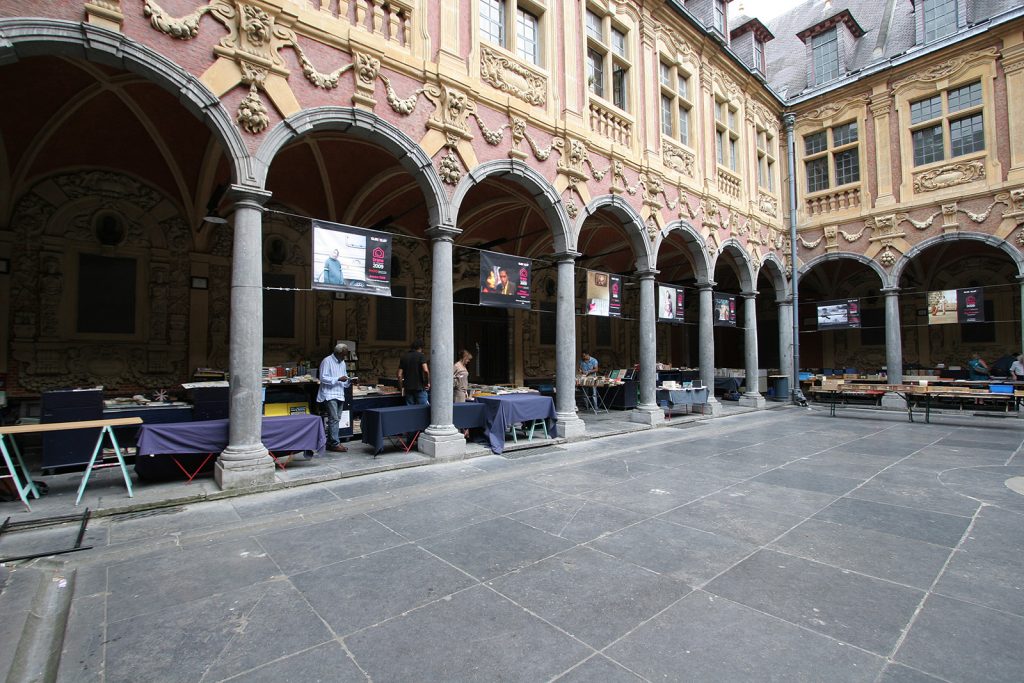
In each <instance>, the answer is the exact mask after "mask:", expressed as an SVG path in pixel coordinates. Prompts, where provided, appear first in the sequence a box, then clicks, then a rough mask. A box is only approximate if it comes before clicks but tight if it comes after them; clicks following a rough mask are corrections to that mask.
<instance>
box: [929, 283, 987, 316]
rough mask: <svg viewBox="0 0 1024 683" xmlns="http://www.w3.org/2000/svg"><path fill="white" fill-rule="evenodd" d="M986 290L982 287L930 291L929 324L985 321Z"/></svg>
mask: <svg viewBox="0 0 1024 683" xmlns="http://www.w3.org/2000/svg"><path fill="white" fill-rule="evenodd" d="M984 304H985V291H984V289H983V288H981V287H968V288H966V289H945V290H941V291H937V292H928V324H929V325H946V324H949V323H983V322H985V305H984Z"/></svg>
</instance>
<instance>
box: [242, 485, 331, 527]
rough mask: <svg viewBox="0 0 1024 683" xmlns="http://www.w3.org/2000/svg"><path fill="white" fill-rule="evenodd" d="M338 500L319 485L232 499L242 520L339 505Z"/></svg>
mask: <svg viewBox="0 0 1024 683" xmlns="http://www.w3.org/2000/svg"><path fill="white" fill-rule="evenodd" d="M337 502H338V498H337V496H335V495H334V494H332V493H331V492H330V491H328V490H327V489H325V488H323V487H322V486H320V485H319V484H313V485H310V486H296V487H294V488H290V489H283V490H280V491H268V492H266V493H257V494H256V495H253V496H240V497H238V498H232V499H231V504H232V505H233V506H234V508H235V512H237V513H238V516H239V517H241V518H242V519H253V518H256V517H265V516H267V515H272V514H276V513H280V512H288V511H291V510H305V509H309V508H312V507H316V506H320V505H327V504H330V503H337Z"/></svg>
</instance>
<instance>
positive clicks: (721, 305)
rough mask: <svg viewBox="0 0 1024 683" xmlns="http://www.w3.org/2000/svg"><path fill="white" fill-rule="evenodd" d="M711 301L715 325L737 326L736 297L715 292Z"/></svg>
mask: <svg viewBox="0 0 1024 683" xmlns="http://www.w3.org/2000/svg"><path fill="white" fill-rule="evenodd" d="M711 302H712V312H713V315H712V318H713V319H714V322H715V327H736V297H735V296H733V295H732V294H719V293H718V292H713V293H712V294H711Z"/></svg>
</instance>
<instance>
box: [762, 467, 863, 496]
mask: <svg viewBox="0 0 1024 683" xmlns="http://www.w3.org/2000/svg"><path fill="white" fill-rule="evenodd" d="M753 481H756V482H760V483H762V484H772V485H773V486H784V487H786V488H789V489H799V490H801V491H815V492H817V493H827V494H830V495H834V496H841V495H843V494H844V493H847V492H849V491H852V490H853V489H855V488H857V487H858V486H859V485H860V484H861V483H862V482H861V481H860V480H858V479H848V478H846V477H839V476H834V475H831V474H823V473H820V472H803V471H800V470H790V469H786V468H780V469H775V470H771V471H770V472H765V473H764V474H761V475H758V476H757V477H756V478H755V479H754V480H753Z"/></svg>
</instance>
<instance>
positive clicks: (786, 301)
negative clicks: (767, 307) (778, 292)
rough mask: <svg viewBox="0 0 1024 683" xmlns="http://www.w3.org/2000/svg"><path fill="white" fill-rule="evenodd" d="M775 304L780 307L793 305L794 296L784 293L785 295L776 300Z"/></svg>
mask: <svg viewBox="0 0 1024 683" xmlns="http://www.w3.org/2000/svg"><path fill="white" fill-rule="evenodd" d="M775 305H776V306H778V307H780V308H781V307H783V306H792V305H793V297H792V296H785V295H783V296H781V297H779V298H778V299H776V300H775Z"/></svg>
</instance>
